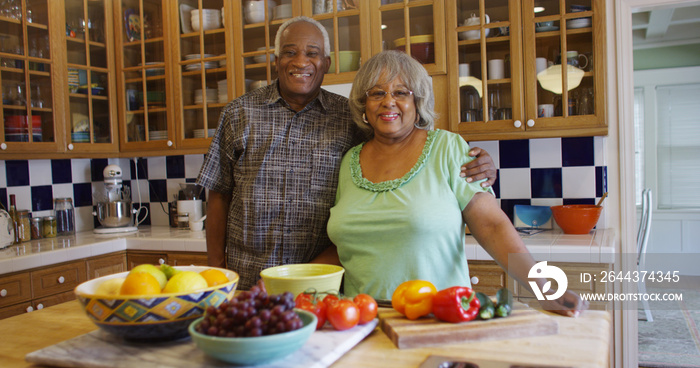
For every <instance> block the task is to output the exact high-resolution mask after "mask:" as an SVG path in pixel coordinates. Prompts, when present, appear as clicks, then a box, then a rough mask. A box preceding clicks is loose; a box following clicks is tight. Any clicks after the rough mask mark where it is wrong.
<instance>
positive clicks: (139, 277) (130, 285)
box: [119, 272, 160, 295]
mask: <svg viewBox="0 0 700 368" xmlns="http://www.w3.org/2000/svg"><path fill="white" fill-rule="evenodd" d="M119 294H120V295H151V294H160V283H159V282H158V280H157V279H156V278H155V277H154V276H153V275H151V274H150V273H148V272H135V273H134V272H130V273H129V274H128V275H127V276H126V279H124V283H123V284H122V287H121V288H120V289H119Z"/></svg>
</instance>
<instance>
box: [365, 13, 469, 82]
mask: <svg viewBox="0 0 700 368" xmlns="http://www.w3.org/2000/svg"><path fill="white" fill-rule="evenodd" d="M477 2H478V1H477ZM373 4H374V6H375V7H376V9H373V11H372V12H371V15H370V16H371V17H372V26H373V29H372V32H376V33H377V34H381V37H374V38H373V40H374V41H375V44H374V45H373V47H372V50H373V54H374V53H378V52H380V51H383V50H400V51H404V52H406V53H408V54H409V55H411V56H413V57H414V58H415V59H417V60H418V61H420V62H421V63H422V64H424V66H425V68H426V70H428V73H430V74H431V75H432V74H437V73H444V72H445V71H446V67H445V33H444V14H445V10H444V2H442V1H425V0H420V1H418V0H375V1H374V2H373ZM473 9H478V8H477V7H474V8H473ZM375 10H376V11H375Z"/></svg>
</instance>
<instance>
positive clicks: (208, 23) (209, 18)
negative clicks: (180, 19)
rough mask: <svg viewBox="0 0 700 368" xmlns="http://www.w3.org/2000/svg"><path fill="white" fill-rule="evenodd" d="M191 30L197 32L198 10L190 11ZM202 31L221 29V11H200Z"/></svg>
mask: <svg viewBox="0 0 700 368" xmlns="http://www.w3.org/2000/svg"><path fill="white" fill-rule="evenodd" d="M191 15H192V19H191V20H192V29H193V30H195V31H199V28H200V27H199V26H200V24H199V9H194V10H192V11H191ZM202 23H203V26H202V29H203V30H205V31H209V30H212V29H219V28H221V11H220V10H218V9H202Z"/></svg>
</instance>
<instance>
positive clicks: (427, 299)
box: [391, 280, 437, 320]
mask: <svg viewBox="0 0 700 368" xmlns="http://www.w3.org/2000/svg"><path fill="white" fill-rule="evenodd" d="M435 293H437V289H436V288H435V285H433V284H432V283H431V282H430V281H424V280H411V281H406V282H404V283H402V284H401V285H399V287H397V288H396V290H394V294H393V295H392V296H391V306H392V307H393V308H394V309H396V311H397V312H399V313H401V314H403V315H404V316H406V318H408V319H411V320H414V319H418V318H419V317H422V316H426V315H428V314H430V312H431V311H432V308H433V296H434V295H435Z"/></svg>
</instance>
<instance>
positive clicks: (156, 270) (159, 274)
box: [129, 264, 168, 289]
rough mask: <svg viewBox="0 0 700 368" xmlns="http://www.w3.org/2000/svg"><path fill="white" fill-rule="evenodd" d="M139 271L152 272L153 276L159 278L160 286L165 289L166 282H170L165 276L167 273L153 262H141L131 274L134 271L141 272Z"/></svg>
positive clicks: (132, 270)
mask: <svg viewBox="0 0 700 368" xmlns="http://www.w3.org/2000/svg"><path fill="white" fill-rule="evenodd" d="M139 272H146V273H149V274H151V276H153V277H155V278H156V280H158V284H160V288H161V289H163V288H164V287H165V284H166V283H167V282H168V278H167V277H165V274H164V273H163V271H161V270H160V269H159V268H158V267H156V266H154V265H152V264H141V265H138V266H136V267H134V268H132V269H131V271H130V272H129V274H132V273H139Z"/></svg>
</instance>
